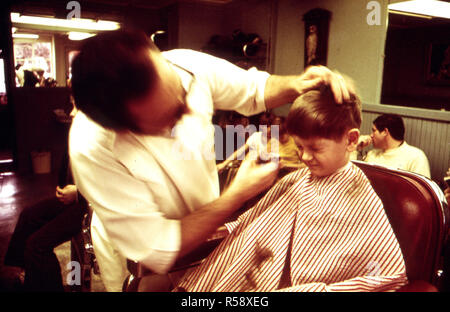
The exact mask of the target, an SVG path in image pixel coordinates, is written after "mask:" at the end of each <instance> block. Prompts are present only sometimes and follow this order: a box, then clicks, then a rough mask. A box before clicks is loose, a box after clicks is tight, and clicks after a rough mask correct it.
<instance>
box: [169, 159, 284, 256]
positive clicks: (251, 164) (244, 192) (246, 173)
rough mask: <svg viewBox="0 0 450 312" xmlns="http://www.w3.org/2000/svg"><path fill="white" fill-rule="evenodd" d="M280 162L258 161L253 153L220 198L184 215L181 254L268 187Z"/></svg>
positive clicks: (200, 241)
mask: <svg viewBox="0 0 450 312" xmlns="http://www.w3.org/2000/svg"><path fill="white" fill-rule="evenodd" d="M278 165H279V164H278V163H275V162H269V163H266V164H258V163H257V161H256V160H255V159H254V158H252V157H251V156H249V157H247V158H246V159H245V160H244V161H243V162H242V165H241V167H240V168H239V170H238V172H237V174H236V177H235V178H234V180H233V182H232V183H231V184H230V186H229V187H228V188H227V189H226V190H225V191H224V193H223V194H222V196H220V198H218V199H217V200H215V201H213V202H212V203H209V204H207V205H205V206H203V207H201V208H200V209H198V210H196V211H194V212H193V213H191V214H189V215H187V216H185V217H184V218H182V219H181V248H180V252H179V255H178V256H179V257H182V256H183V255H186V254H187V253H189V252H190V251H192V250H194V249H195V248H196V247H197V246H199V245H200V244H201V243H202V242H204V241H205V240H206V239H207V238H208V236H209V235H210V234H211V233H213V232H214V231H215V230H216V229H217V228H218V227H219V226H221V225H222V224H223V223H224V222H225V220H226V218H227V217H228V216H230V215H231V214H232V213H233V212H234V211H236V210H237V209H239V208H240V207H241V205H242V204H243V203H244V202H246V201H247V200H249V199H251V198H252V197H254V196H256V195H258V194H259V193H261V192H262V191H263V190H265V189H268V188H269V187H270V186H271V185H272V184H273V182H274V181H275V179H276V177H277V174H278Z"/></svg>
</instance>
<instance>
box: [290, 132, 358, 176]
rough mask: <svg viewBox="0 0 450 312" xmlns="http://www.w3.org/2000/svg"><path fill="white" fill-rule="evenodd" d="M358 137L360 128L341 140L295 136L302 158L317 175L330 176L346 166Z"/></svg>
mask: <svg viewBox="0 0 450 312" xmlns="http://www.w3.org/2000/svg"><path fill="white" fill-rule="evenodd" d="M358 137H359V130H358V129H352V130H350V131H349V132H348V133H346V134H345V135H343V136H342V138H341V139H339V140H332V139H326V138H321V137H313V138H309V139H305V138H301V137H298V136H296V135H294V136H293V138H294V141H295V143H296V144H297V147H298V149H299V152H298V153H299V157H300V159H301V160H302V161H303V162H304V163H305V164H306V165H307V166H308V168H309V170H310V171H311V173H312V174H313V175H314V176H317V177H324V176H328V175H330V174H333V173H334V172H336V171H337V170H338V169H339V168H342V167H343V166H345V165H346V164H347V163H348V161H349V159H350V153H351V152H352V151H354V150H355V148H356V144H357V142H358Z"/></svg>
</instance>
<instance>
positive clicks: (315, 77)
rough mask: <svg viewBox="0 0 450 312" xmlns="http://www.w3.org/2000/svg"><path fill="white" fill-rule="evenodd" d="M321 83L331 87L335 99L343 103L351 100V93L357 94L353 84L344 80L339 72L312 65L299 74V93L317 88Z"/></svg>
mask: <svg viewBox="0 0 450 312" xmlns="http://www.w3.org/2000/svg"><path fill="white" fill-rule="evenodd" d="M321 85H327V86H330V87H331V91H332V92H333V94H334V99H335V101H336V102H337V103H339V104H342V103H343V102H345V101H349V100H350V94H355V90H354V88H353V86H352V85H350V84H349V83H347V82H346V81H345V80H344V77H343V76H342V75H341V74H339V73H338V72H333V71H331V70H330V69H328V68H327V67H325V66H310V67H308V68H307V69H306V71H305V72H304V73H303V74H302V75H300V76H299V78H298V81H297V90H298V92H299V94H303V93H305V92H307V91H310V90H313V89H317V88H318V87H320V86H321Z"/></svg>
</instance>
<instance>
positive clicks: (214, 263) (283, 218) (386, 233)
mask: <svg viewBox="0 0 450 312" xmlns="http://www.w3.org/2000/svg"><path fill="white" fill-rule="evenodd" d="M229 229H233V230H232V232H231V233H230V235H229V236H228V237H227V238H226V239H225V240H224V241H223V242H222V244H221V245H219V247H217V248H216V250H215V251H214V252H213V253H212V254H211V255H210V256H209V257H208V258H207V259H206V260H205V261H204V262H203V263H202V264H201V265H200V266H199V267H198V268H197V269H196V270H194V271H192V272H190V273H188V274H187V275H186V276H185V277H184V278H183V280H182V281H181V282H180V283H179V285H178V286H179V287H180V288H179V289H184V290H186V291H229V292H234V291H276V290H281V291H389V290H395V289H397V288H399V287H401V286H402V285H404V284H406V283H407V278H406V273H405V271H406V269H405V264H404V260H403V256H402V253H401V249H400V246H399V244H398V242H397V239H396V237H395V234H394V232H393V230H392V228H391V225H390V223H389V221H388V218H387V216H386V214H385V212H384V209H383V205H382V203H381V200H380V199H379V198H378V196H377V195H376V193H375V191H374V190H373V189H372V187H371V185H370V183H369V181H368V179H367V178H366V177H365V175H364V173H363V172H362V171H361V170H360V169H359V168H357V167H356V166H354V165H353V164H349V165H347V166H346V167H345V168H344V169H343V170H341V171H339V172H337V173H335V174H333V175H330V176H328V177H324V178H317V177H314V176H312V175H311V173H310V171H309V170H308V168H304V169H300V170H298V171H296V172H294V173H292V174H290V175H288V176H286V177H285V178H283V180H281V181H280V182H279V183H277V184H276V185H275V186H274V187H273V188H272V189H271V190H270V191H269V192H268V193H267V194H266V195H265V196H264V198H263V199H261V200H260V201H259V202H258V204H257V205H256V206H255V207H253V208H252V209H250V210H249V211H247V212H246V213H245V214H244V215H242V216H241V217H240V218H239V219H238V221H237V222H234V223H233V224H229ZM289 244H291V251H290V259H289V260H290V261H289V263H290V267H289V269H290V272H289V273H290V277H291V278H290V281H291V283H290V285H291V286H290V287H286V288H282V289H279V288H280V287H279V285H280V279H281V276H282V273H283V268H284V266H285V263H286V260H287V255H288V254H289V253H288V246H289Z"/></svg>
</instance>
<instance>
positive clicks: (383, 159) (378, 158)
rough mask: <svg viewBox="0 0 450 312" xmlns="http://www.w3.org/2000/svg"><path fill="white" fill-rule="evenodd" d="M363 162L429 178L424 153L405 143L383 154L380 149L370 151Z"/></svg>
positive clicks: (426, 159)
mask: <svg viewBox="0 0 450 312" xmlns="http://www.w3.org/2000/svg"><path fill="white" fill-rule="evenodd" d="M364 161H366V162H372V163H375V164H380V165H383V166H387V167H392V168H394V169H402V170H407V171H411V172H415V173H418V174H421V175H424V176H426V177H427V178H430V176H431V174H430V165H429V163H428V158H427V156H426V155H425V153H424V152H423V151H422V150H421V149H419V148H417V147H415V146H411V145H409V144H408V143H406V141H403V143H402V144H400V146H398V147H396V148H393V149H389V150H387V151H385V152H383V151H382V150H380V149H373V150H370V151H369V152H368V153H367V156H366V158H365V159H364Z"/></svg>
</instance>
